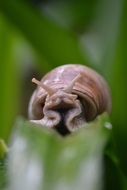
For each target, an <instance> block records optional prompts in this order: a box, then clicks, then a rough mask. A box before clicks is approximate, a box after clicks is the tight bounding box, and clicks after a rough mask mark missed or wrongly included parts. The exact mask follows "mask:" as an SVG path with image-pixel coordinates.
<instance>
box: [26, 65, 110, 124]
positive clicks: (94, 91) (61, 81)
mask: <svg viewBox="0 0 127 190" xmlns="http://www.w3.org/2000/svg"><path fill="white" fill-rule="evenodd" d="M78 74H81V77H80V78H79V79H78V80H77V82H76V83H75V85H74V86H73V91H72V93H74V94H76V95H78V96H79V99H80V100H81V102H82V104H83V105H84V109H85V110H86V119H87V121H91V120H93V119H94V118H95V117H96V116H97V115H99V114H101V113H103V112H105V111H107V112H110V110H111V97H110V93H109V88H108V86H107V83H106V81H105V80H104V79H103V78H102V77H101V76H100V75H99V74H98V73H97V72H95V71H94V70H92V69H90V68H88V67H86V66H83V65H78V64H67V65H63V66H60V67H57V68H55V69H54V70H52V71H50V72H49V73H47V74H46V75H45V76H44V77H43V78H42V80H41V82H42V83H43V84H46V85H48V86H50V87H52V89H54V90H55V91H57V90H59V89H65V88H67V87H68V86H69V84H70V82H71V81H72V80H73V79H74V78H75V77H76V76H77V75H78ZM46 94H47V93H46V91H45V90H43V89H42V88H41V87H39V86H38V87H37V90H36V91H35V92H34V94H33V96H32V98H31V101H30V107H29V115H30V118H32V119H40V118H41V117H42V112H40V110H41V109H42V107H43V105H44V102H45V98H46Z"/></svg>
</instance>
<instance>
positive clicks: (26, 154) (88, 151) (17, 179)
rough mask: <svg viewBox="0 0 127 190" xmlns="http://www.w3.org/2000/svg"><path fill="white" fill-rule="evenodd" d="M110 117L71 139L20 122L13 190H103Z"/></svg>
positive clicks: (13, 156) (11, 165)
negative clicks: (104, 157)
mask: <svg viewBox="0 0 127 190" xmlns="http://www.w3.org/2000/svg"><path fill="white" fill-rule="evenodd" d="M106 125H107V117H106V116H101V117H98V119H96V121H94V122H93V123H91V124H87V125H86V126H85V127H84V128H82V129H80V130H78V131H77V132H76V133H73V134H72V135H70V136H67V137H65V138H64V137H61V136H59V135H58V134H57V133H56V132H55V131H53V130H52V129H47V128H42V127H41V126H37V125H36V126H35V125H33V124H30V123H29V122H24V121H23V120H18V121H17V124H16V127H18V128H17V130H16V132H15V133H14V135H13V137H12V145H11V150H10V153H9V161H8V164H9V169H8V174H9V179H10V183H9V190H12V189H13V190H19V189H24V190H28V189H31V190H40V189H45V190H51V189H52V190H56V189H66V190H71V189H74V190H76V189H80V190H84V188H85V189H87V190H96V189H97V190H99V189H101V187H102V185H103V179H102V172H103V161H102V153H103V150H104V147H105V144H106V142H107V139H108V137H109V134H110V132H109V131H110V130H109V129H107V128H106Z"/></svg>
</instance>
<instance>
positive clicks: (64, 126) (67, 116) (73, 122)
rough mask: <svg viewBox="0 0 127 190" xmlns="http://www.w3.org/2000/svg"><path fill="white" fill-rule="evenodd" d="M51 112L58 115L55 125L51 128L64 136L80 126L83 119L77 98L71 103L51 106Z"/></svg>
mask: <svg viewBox="0 0 127 190" xmlns="http://www.w3.org/2000/svg"><path fill="white" fill-rule="evenodd" d="M51 110H52V112H54V115H55V113H56V114H58V115H59V118H60V119H59V120H57V119H56V120H57V122H56V125H54V126H53V128H54V129H55V130H56V131H58V132H59V133H60V134H61V135H63V136H65V135H68V134H70V133H71V132H73V131H75V130H76V129H78V128H80V127H81V126H82V124H83V123H84V121H85V119H84V118H85V117H84V110H83V108H82V105H81V103H80V101H79V100H76V101H75V102H74V103H73V104H67V103H66V104H65V102H64V105H63V104H59V105H57V106H56V107H53V108H52V109H51Z"/></svg>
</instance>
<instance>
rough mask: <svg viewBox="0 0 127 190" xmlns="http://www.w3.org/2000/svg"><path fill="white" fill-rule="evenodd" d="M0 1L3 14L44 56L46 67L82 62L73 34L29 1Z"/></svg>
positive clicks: (81, 55)
mask: <svg viewBox="0 0 127 190" xmlns="http://www.w3.org/2000/svg"><path fill="white" fill-rule="evenodd" d="M0 5H1V10H2V12H3V13H4V15H5V16H6V18H7V19H8V20H9V21H10V22H12V23H13V24H14V25H15V26H16V27H17V28H18V29H19V30H20V31H21V32H22V33H23V35H24V36H25V37H26V38H27V39H28V40H29V41H30V43H31V44H32V45H33V47H34V48H35V49H36V50H37V52H38V54H39V55H40V56H42V60H43V58H45V60H46V61H47V64H48V63H50V65H49V66H50V68H51V67H54V66H57V65H60V64H64V63H69V62H80V63H83V62H84V56H83V54H82V53H81V51H80V48H79V45H78V41H77V39H76V37H75V36H74V34H72V33H70V32H69V31H67V30H65V29H64V28H62V27H60V26H59V25H57V24H55V23H53V22H52V21H51V20H50V19H48V18H47V17H46V16H44V15H43V13H41V14H40V12H39V11H37V9H36V8H33V7H32V5H31V4H27V3H26V2H24V1H15V0H12V1H6V0H1V1H0ZM52 63H53V65H52ZM41 64H44V63H41ZM47 64H45V68H46V66H47ZM43 66H44V65H43ZM49 66H48V68H47V70H49Z"/></svg>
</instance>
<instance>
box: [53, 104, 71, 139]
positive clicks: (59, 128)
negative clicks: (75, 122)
mask: <svg viewBox="0 0 127 190" xmlns="http://www.w3.org/2000/svg"><path fill="white" fill-rule="evenodd" d="M70 109H71V108H65V109H63V108H59V109H57V110H56V111H57V112H58V113H59V114H60V116H61V120H60V122H59V123H58V124H57V125H56V126H55V127H54V129H56V131H57V132H58V133H60V134H61V135H63V136H65V135H68V134H70V131H69V129H68V128H67V126H66V124H65V118H66V117H65V116H66V114H67V112H68V111H69V110H70Z"/></svg>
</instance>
